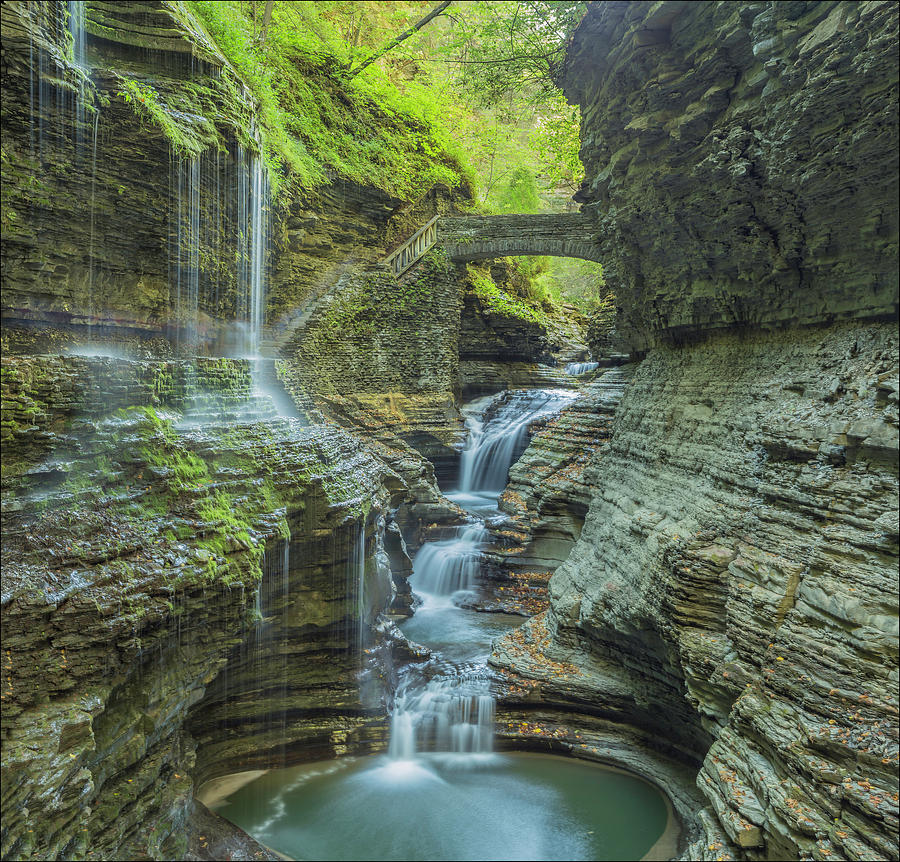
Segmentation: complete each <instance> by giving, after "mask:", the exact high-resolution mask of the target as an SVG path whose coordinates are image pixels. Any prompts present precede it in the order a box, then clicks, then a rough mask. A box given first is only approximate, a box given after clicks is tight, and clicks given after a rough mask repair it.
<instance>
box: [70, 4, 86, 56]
mask: <svg viewBox="0 0 900 862" xmlns="http://www.w3.org/2000/svg"><path fill="white" fill-rule="evenodd" d="M84 12H85V9H84V0H69V2H68V13H69V20H68V30H69V35H70V36H71V37H72V60H73V61H74V63H75V65H76V66H78V67H79V68H80V69H84V68H86V67H87V62H86V59H85V58H86V54H87V52H86V51H85V27H84V23H85V22H84Z"/></svg>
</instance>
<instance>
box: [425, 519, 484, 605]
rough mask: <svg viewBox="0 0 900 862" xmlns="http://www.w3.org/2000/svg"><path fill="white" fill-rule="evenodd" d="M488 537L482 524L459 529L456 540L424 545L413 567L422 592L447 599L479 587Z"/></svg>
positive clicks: (454, 538)
mask: <svg viewBox="0 0 900 862" xmlns="http://www.w3.org/2000/svg"><path fill="white" fill-rule="evenodd" d="M487 535H488V533H487V530H485V528H484V526H483V525H482V524H481V522H479V523H477V524H468V525H466V526H464V527H457V528H456V535H455V536H454V537H453V538H452V539H445V540H443V541H440V542H428V543H426V544H425V545H423V546H422V548H421V550H420V551H419V553H418V554H416V559H415V563H414V564H413V568H414V570H415V572H416V587H417V588H418V589H419V591H421V592H423V593H427V594H430V595H438V596H447V595H451V594H452V593H455V592H457V591H458V590H470V589H471V588H472V587H473V586H474V585H475V576H476V575H477V574H478V559H479V554H480V550H481V545H482V544H483V542H484V541H485V539H486V538H487Z"/></svg>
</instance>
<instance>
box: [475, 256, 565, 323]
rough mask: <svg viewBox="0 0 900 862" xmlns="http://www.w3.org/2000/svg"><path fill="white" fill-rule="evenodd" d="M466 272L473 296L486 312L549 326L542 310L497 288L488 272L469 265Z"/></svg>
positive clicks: (547, 318) (548, 321)
mask: <svg viewBox="0 0 900 862" xmlns="http://www.w3.org/2000/svg"><path fill="white" fill-rule="evenodd" d="M466 272H467V274H468V277H469V283H470V284H471V285H472V290H473V292H474V294H475V296H477V297H478V299H479V300H480V301H481V304H482V306H483V307H484V308H485V309H486V310H487V311H488V312H490V313H492V314H497V315H499V316H501V317H515V318H518V319H519V320H523V321H527V322H529V323H537V324H539V325H541V326H544V327H547V326H549V325H550V319H549V317H548V316H547V313H546V312H545V311H544V310H543V309H542V308H539V307H537V306H536V305H534V304H532V303H530V302H528V301H527V300H525V299H523V298H521V297H518V296H515V295H514V294H512V293H510V292H509V291H508V290H504V289H502V288H501V287H499V286H498V285H497V284H496V283H495V282H494V280H493V278H491V275H490V273H489V272H486V271H485V270H483V269H481V268H479V267H477V266H476V265H475V264H471V263H470V264H467V265H466Z"/></svg>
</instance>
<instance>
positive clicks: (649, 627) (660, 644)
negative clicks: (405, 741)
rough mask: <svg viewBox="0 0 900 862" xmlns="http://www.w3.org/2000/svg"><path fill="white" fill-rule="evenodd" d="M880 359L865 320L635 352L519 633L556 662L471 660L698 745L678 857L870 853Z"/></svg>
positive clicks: (893, 766) (881, 557)
mask: <svg viewBox="0 0 900 862" xmlns="http://www.w3.org/2000/svg"><path fill="white" fill-rule="evenodd" d="M896 357H897V338H896V332H895V330H894V327H892V326H878V325H872V326H869V327H865V328H858V327H847V326H845V327H839V328H834V329H829V330H812V331H805V332H804V331H799V332H797V333H795V334H793V335H792V336H791V337H790V338H789V339H788V338H786V337H784V336H776V335H762V334H759V335H755V336H750V335H749V334H748V335H745V336H744V337H743V338H740V339H737V338H734V337H729V336H720V337H718V338H715V339H710V340H708V341H706V342H705V343H704V344H702V345H697V346H695V347H691V348H681V349H679V348H659V349H657V350H655V351H652V352H651V353H650V354H649V355H648V357H647V358H646V359H645V360H644V362H643V363H642V364H641V366H640V368H639V369H638V372H637V374H636V376H635V379H634V381H633V383H632V384H631V386H630V387H629V388H628V389H627V390H626V394H625V396H624V398H623V400H622V403H621V405H620V407H619V410H618V413H617V416H616V422H615V427H614V431H613V435H612V438H611V440H610V442H609V445H608V448H607V449H606V450H605V451H604V453H603V456H602V458H600V459H599V460H598V462H597V463H596V467H595V469H594V470H593V471H592V474H591V475H590V477H589V478H590V481H591V483H592V484H593V485H594V486H595V487H596V489H597V490H596V492H595V493H594V496H593V499H592V502H591V507H590V510H589V512H588V516H587V520H586V523H585V527H584V530H583V532H582V534H581V538H580V540H579V542H578V544H577V545H576V546H575V549H574V551H573V553H572V554H571V556H570V557H569V559H568V560H567V561H566V562H565V563H564V564H563V565H562V566H561V567H560V568H559V569H557V571H556V574H555V575H554V577H553V578H552V580H551V582H550V594H551V607H550V611H549V612H548V617H547V620H546V628H547V632H548V635H547V636H546V637H545V638H539V639H538V640H539V641H540V642H541V643H543V644H544V647H543V652H544V653H545V654H546V656H547V661H548V662H566V663H568V664H569V665H570V666H571V667H573V668H575V669H576V670H575V671H574V674H575V675H574V676H573V678H572V679H567V678H565V677H559V675H558V674H555V673H554V674H548V672H547V670H546V669H542V664H541V661H540V660H536V659H534V657H533V656H529V655H528V653H527V652H526V653H520V654H517V653H516V651H515V644H514V643H510V644H504V645H501V647H500V649H499V652H498V653H497V654H496V655H495V657H494V661H495V663H497V664H498V665H500V666H507V667H511V668H513V669H514V670H515V671H516V672H517V673H519V674H522V675H524V676H526V677H532V678H537V679H540V680H541V685H542V690H543V695H542V696H543V698H544V699H546V700H548V701H549V702H551V703H564V704H568V705H569V707H570V708H573V707H575V708H580V709H585V710H588V711H591V712H599V713H600V714H602V715H605V716H608V717H614V718H616V719H617V720H619V721H626V722H628V723H632V724H636V725H638V726H639V727H642V728H645V729H647V728H651V729H655V731H656V733H657V734H658V737H659V742H658V744H659V745H662V746H664V747H666V748H668V749H669V750H672V749H680V750H681V753H682V754H683V755H691V753H693V756H696V757H698V758H703V757H704V755H705V759H704V760H703V768H702V771H701V774H700V778H699V782H700V787H701V789H702V790H703V791H704V793H705V794H706V796H707V798H708V800H709V803H710V807H711V810H712V812H714V815H713V816H711V817H710V819H709V823H710V827H709V832H708V836H707V837H708V839H709V840H708V841H707V840H706V839H704V841H705V843H703V844H702V846H701V845H697V846H696V847H694V848H693V851H692V852H694V853H695V854H697V855H696V856H695V857H694V858H707V857H708V858H717V857H718V856H719V855H721V853H723V852H725V853H737V850H736V846H740V847H742V848H746V849H745V851H744V852H746V853H747V854H748V855H749V856H750V858H760V859H765V858H796V857H798V856H800V857H802V856H805V855H811V856H818V855H823V856H830V858H855V859H868V858H892V857H891V854H892V853H893V852H894V850H893V849H892V848H893V847H894V836H895V834H896V828H897V820H896V818H897V798H896V792H895V791H896V775H897V745H896V729H897V712H896V710H897V676H896V674H897V670H896V662H897V632H896V587H897V583H896V563H897V527H896V499H897V490H898V486H897V474H896V471H897V440H898V438H897V364H896V362H897V359H896ZM529 625H531V626H532V627H533V625H534V624H529ZM526 628H527V627H526ZM713 740H714V742H713V745H712V748H711V749H710V750H709V751H708V752H706V750H705V748H706V745H707V744H708V743H709V742H710V741H713ZM707 845H713V849H712V850H708V848H707Z"/></svg>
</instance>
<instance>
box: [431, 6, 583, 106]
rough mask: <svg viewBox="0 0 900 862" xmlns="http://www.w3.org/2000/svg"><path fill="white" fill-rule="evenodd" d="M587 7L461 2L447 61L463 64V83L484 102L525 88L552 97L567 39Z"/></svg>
mask: <svg viewBox="0 0 900 862" xmlns="http://www.w3.org/2000/svg"><path fill="white" fill-rule="evenodd" d="M585 9H586V4H585V3H582V2H570V0H527V2H501V3H497V2H483V0H482V1H481V2H470V3H465V4H461V6H460V9H459V10H458V11H457V13H456V14H455V16H454V22H455V27H454V33H453V38H452V39H451V40H450V41H449V44H448V45H447V46H446V48H445V51H446V53H447V55H448V61H449V62H451V63H453V64H454V65H456V66H457V67H458V68H462V69H464V72H465V74H464V75H462V74H461V75H460V76H459V77H460V81H461V85H462V86H463V87H464V89H466V90H467V91H468V92H469V93H471V95H472V96H473V98H475V99H477V100H478V101H479V102H480V103H481V104H483V105H490V104H494V103H496V102H497V101H498V100H500V99H502V98H503V97H504V96H505V95H506V94H507V93H509V92H521V91H522V90H523V89H524V90H530V91H531V92H532V94H533V96H534V98H536V99H539V100H540V99H542V98H545V97H547V96H548V95H549V96H555V95H556V93H557V89H556V84H555V80H554V79H555V76H556V73H557V71H558V69H559V66H560V64H561V63H562V61H563V59H564V58H565V46H566V41H567V39H568V37H569V35H570V34H571V32H572V31H573V30H574V29H575V26H576V25H577V24H578V22H579V21H580V20H581V18H582V16H583V15H584V11H585Z"/></svg>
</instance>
